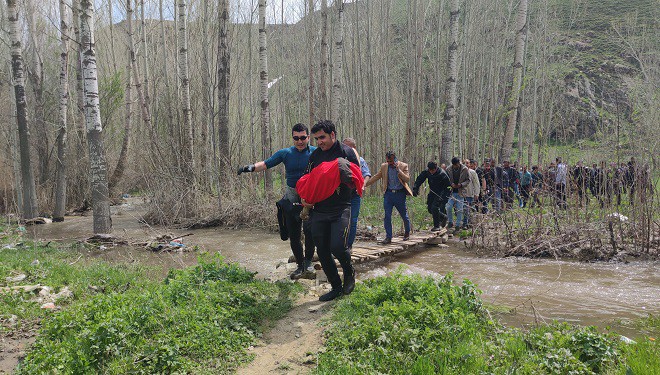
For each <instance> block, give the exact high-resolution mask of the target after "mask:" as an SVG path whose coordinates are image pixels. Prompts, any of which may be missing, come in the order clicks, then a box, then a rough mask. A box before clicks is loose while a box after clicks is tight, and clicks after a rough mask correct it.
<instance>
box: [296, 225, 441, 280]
mask: <svg viewBox="0 0 660 375" xmlns="http://www.w3.org/2000/svg"><path fill="white" fill-rule="evenodd" d="M446 234H447V229H445V228H442V229H440V230H439V231H438V232H431V231H417V232H413V234H411V235H410V238H409V239H408V241H404V240H403V238H401V237H394V238H392V243H389V244H387V245H383V244H380V243H378V242H376V241H375V240H361V241H356V242H355V243H354V244H353V251H352V252H351V260H352V261H353V264H360V263H366V262H371V261H374V260H377V259H381V258H385V257H388V256H392V255H394V254H398V253H402V252H404V251H409V250H413V249H414V248H415V247H416V246H418V245H438V244H441V243H445V242H446V241H447V236H446ZM313 261H314V262H318V256H317V254H314V259H313ZM295 262H296V259H295V258H294V257H293V255H292V256H290V257H289V263H295ZM335 262H336V263H337V266H338V267H341V266H340V265H339V262H337V261H335ZM315 267H316V269H317V270H320V269H321V265H320V264H318V263H317V264H316V266H315Z"/></svg>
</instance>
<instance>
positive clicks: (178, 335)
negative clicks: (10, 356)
mask: <svg viewBox="0 0 660 375" xmlns="http://www.w3.org/2000/svg"><path fill="white" fill-rule="evenodd" d="M1 233H3V235H2V236H0V238H2V243H3V244H2V246H0V287H4V288H11V287H15V286H25V285H33V286H34V285H41V286H48V287H49V288H50V293H51V294H56V293H59V292H60V291H62V290H64V288H66V289H68V290H70V291H71V292H72V295H70V296H68V297H66V298H61V299H57V300H55V306H56V308H55V309H42V308H41V305H42V304H43V302H46V301H47V300H48V298H49V297H48V296H47V295H44V293H43V292H42V290H43V289H36V290H33V291H28V292H26V291H8V290H7V289H3V291H2V292H0V306H1V307H0V327H1V328H0V336H7V337H20V336H21V333H22V332H25V331H26V330H28V329H32V328H36V327H39V331H38V336H37V338H36V342H35V343H34V344H33V345H32V347H31V348H30V349H29V351H28V353H27V356H26V357H25V359H24V361H23V362H22V363H21V364H20V365H19V367H18V370H17V373H19V374H41V373H44V371H46V372H52V373H105V374H126V373H172V372H182V373H225V372H227V371H231V369H234V368H236V367H237V366H238V365H239V364H240V363H243V362H246V361H248V360H249V359H250V356H249V354H248V352H247V348H248V347H249V346H250V345H252V344H253V343H254V342H255V340H256V338H257V337H258V336H259V335H260V332H262V330H263V328H264V327H265V326H267V325H268V324H269V322H270V321H271V320H275V319H278V318H279V317H280V316H282V315H283V314H284V313H285V312H286V311H288V310H289V309H290V308H291V306H292V303H293V302H292V301H293V298H294V297H295V294H296V292H297V291H298V287H297V286H296V285H294V284H290V283H269V282H264V281H259V280H256V279H255V278H254V274H252V273H250V272H248V271H246V270H245V269H243V268H240V267H239V266H237V265H232V264H226V263H225V262H223V261H222V259H221V258H220V257H207V258H200V261H199V265H197V266H195V267H190V268H187V269H183V270H171V271H170V272H169V274H168V276H167V277H166V279H165V280H163V279H162V277H161V276H159V275H160V272H159V271H158V270H155V269H153V268H146V267H141V266H129V265H114V264H108V263H104V262H98V261H95V260H92V259H87V258H85V257H83V258H80V254H81V252H80V251H77V249H75V248H71V247H68V246H59V245H53V244H50V245H45V244H37V243H31V242H29V241H24V240H23V239H22V237H21V232H19V231H17V230H16V229H9V228H3V229H2V232H1ZM5 246H6V247H5ZM35 260H38V262H35ZM20 275H25V278H23V279H22V280H20V281H10V280H7V277H17V276H20ZM20 278H22V276H21V277H20Z"/></svg>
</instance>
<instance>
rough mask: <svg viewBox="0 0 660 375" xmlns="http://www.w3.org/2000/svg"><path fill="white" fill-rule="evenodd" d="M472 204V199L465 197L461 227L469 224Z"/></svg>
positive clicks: (472, 208)
mask: <svg viewBox="0 0 660 375" xmlns="http://www.w3.org/2000/svg"><path fill="white" fill-rule="evenodd" d="M473 202H474V197H465V207H463V226H466V225H468V224H469V223H470V210H472V211H474V207H472V203H473Z"/></svg>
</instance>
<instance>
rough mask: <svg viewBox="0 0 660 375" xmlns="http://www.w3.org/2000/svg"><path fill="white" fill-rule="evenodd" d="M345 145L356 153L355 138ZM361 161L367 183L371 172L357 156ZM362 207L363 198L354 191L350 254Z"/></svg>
mask: <svg viewBox="0 0 660 375" xmlns="http://www.w3.org/2000/svg"><path fill="white" fill-rule="evenodd" d="M342 143H343V144H345V145H346V146H348V147H350V148H352V149H353V150H354V151H355V152H356V153H357V150H356V148H355V139H353V138H344V140H343V141H342ZM357 155H358V157H359V160H360V171H361V172H362V178H364V182H365V183H366V182H367V181H369V179H371V171H369V165H368V164H367V162H366V161H365V160H364V158H363V157H362V156H359V154H357ZM361 205H362V197H360V195H358V193H357V191H356V190H355V189H354V190H353V192H352V193H351V228H350V231H349V232H348V251H349V252H350V251H351V250H352V249H353V242H355V236H356V234H357V222H358V216H360V206H361Z"/></svg>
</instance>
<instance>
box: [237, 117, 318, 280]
mask: <svg viewBox="0 0 660 375" xmlns="http://www.w3.org/2000/svg"><path fill="white" fill-rule="evenodd" d="M291 136H292V138H293V146H292V147H288V148H283V149H281V150H279V151H277V152H275V153H274V154H273V155H272V156H271V157H269V158H268V159H266V160H264V161H260V162H257V163H255V164H250V165H245V166H242V167H239V168H238V174H239V175H240V174H241V173H247V172H261V171H265V170H266V169H269V168H273V167H275V166H276V165H278V164H280V163H283V164H284V171H285V174H286V186H285V187H284V198H283V199H282V200H281V201H280V202H286V201H288V202H286V203H287V204H286V205H281V206H278V207H282V206H286V207H285V208H281V210H282V216H283V218H284V226H285V227H286V233H285V234H284V235H283V237H282V239H283V240H286V238H287V237H288V238H289V241H290V242H291V251H292V252H293V255H294V257H295V258H296V263H297V264H298V268H297V269H296V270H295V271H293V273H292V274H291V275H290V276H291V278H292V279H299V278H300V277H303V276H305V277H312V276H313V275H316V271H315V270H314V267H313V266H312V258H313V257H314V242H313V240H312V233H311V231H310V226H309V222H308V221H305V222H303V220H302V219H301V218H300V215H299V214H300V210H299V209H296V208H295V206H294V205H296V204H298V205H299V204H300V197H299V196H298V193H297V192H296V183H297V182H298V180H299V179H300V177H301V176H302V175H303V174H304V173H305V169H306V168H307V164H308V162H309V157H310V155H311V154H312V152H314V150H316V147H314V146H310V145H309V129H308V128H307V126H306V125H304V124H296V125H294V126H293V128H292V129H291ZM280 202H278V204H279V203H280ZM299 207H300V206H298V208H299ZM301 227H302V229H303V232H304V233H305V254H304V256H303V245H302V241H301V237H302V236H301V231H300V229H301Z"/></svg>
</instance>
